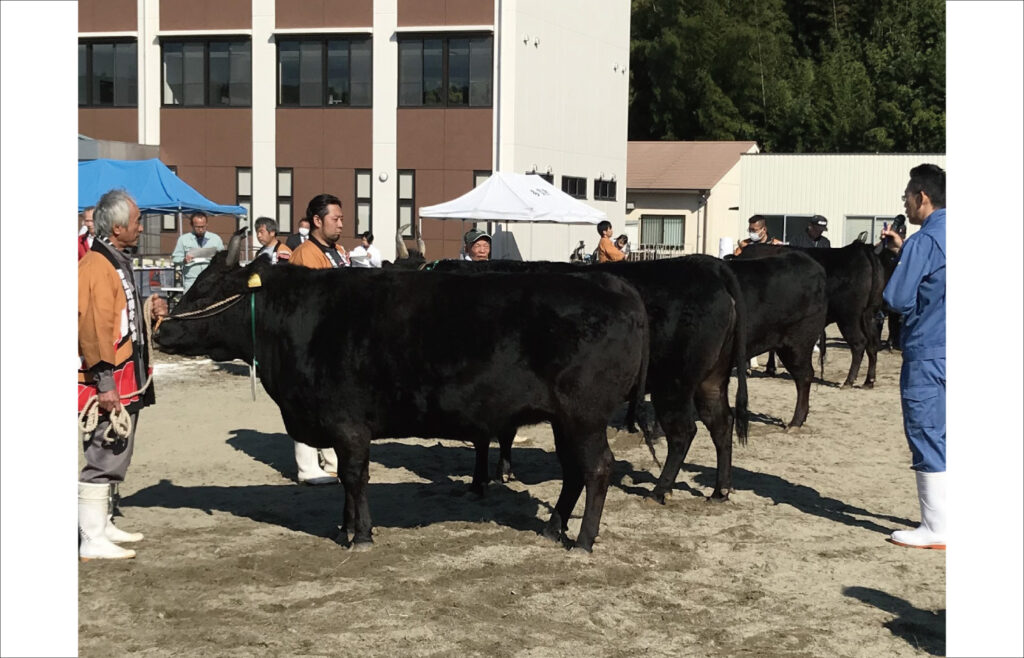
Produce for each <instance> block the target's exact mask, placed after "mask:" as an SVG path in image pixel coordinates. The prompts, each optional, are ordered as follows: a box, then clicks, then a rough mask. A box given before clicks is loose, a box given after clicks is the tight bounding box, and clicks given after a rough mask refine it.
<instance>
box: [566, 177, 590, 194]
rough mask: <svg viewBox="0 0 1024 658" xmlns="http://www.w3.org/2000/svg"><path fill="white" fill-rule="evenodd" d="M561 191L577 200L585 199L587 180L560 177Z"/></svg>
mask: <svg viewBox="0 0 1024 658" xmlns="http://www.w3.org/2000/svg"><path fill="white" fill-rule="evenodd" d="M562 191H563V192H565V193H566V194H568V195H569V196H573V197H576V198H577V199H586V198H587V179H586V178H577V177H575V176H562Z"/></svg>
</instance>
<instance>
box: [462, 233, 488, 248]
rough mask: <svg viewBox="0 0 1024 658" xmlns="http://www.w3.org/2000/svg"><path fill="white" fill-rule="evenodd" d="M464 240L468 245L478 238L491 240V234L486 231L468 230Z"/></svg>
mask: <svg viewBox="0 0 1024 658" xmlns="http://www.w3.org/2000/svg"><path fill="white" fill-rule="evenodd" d="M463 240H464V242H465V243H466V246H467V247H468V246H470V245H472V244H473V243H474V242H476V241H477V240H487V241H488V242H490V241H491V236H490V235H488V234H487V233H485V232H484V231H468V232H467V233H466V236H465V238H463Z"/></svg>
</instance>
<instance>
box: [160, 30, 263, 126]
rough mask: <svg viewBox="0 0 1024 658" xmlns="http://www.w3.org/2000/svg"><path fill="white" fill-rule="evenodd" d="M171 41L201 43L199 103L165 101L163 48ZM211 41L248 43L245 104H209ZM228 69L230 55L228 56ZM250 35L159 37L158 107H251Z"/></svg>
mask: <svg viewBox="0 0 1024 658" xmlns="http://www.w3.org/2000/svg"><path fill="white" fill-rule="evenodd" d="M171 43H180V44H186V43H201V44H203V103H202V104H201V105H185V103H184V102H182V103H167V102H166V101H165V93H166V87H167V75H166V66H165V64H164V48H165V47H166V46H167V44H171ZM211 43H248V44H249V102H248V103H247V104H245V105H230V104H229V105H221V104H219V103H218V104H217V105H211V104H210V44H211ZM228 62H229V69H230V56H229V58H228ZM252 79H253V75H252V37H250V36H248V35H234V34H228V35H224V36H218V37H208V36H184V37H178V36H175V37H161V38H160V109H161V110H170V109H185V110H194V109H198V108H202V109H209V110H245V109H252ZM182 84H183V85H184V60H183V61H182Z"/></svg>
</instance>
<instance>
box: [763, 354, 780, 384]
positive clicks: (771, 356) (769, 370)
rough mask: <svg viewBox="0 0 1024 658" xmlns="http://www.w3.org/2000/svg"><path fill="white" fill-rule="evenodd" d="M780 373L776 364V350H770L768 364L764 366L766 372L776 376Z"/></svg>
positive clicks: (770, 375)
mask: <svg viewBox="0 0 1024 658" xmlns="http://www.w3.org/2000/svg"><path fill="white" fill-rule="evenodd" d="M777 373H778V368H777V367H776V365H775V350H768V365H766V366H765V367H764V374H766V375H768V376H769V377H774V376H775V375H776V374H777Z"/></svg>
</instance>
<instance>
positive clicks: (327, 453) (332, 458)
mask: <svg viewBox="0 0 1024 658" xmlns="http://www.w3.org/2000/svg"><path fill="white" fill-rule="evenodd" d="M320 456H321V457H323V458H324V466H323V469H324V470H325V471H327V474H328V475H330V476H333V477H338V455H337V453H335V452H334V448H324V449H323V450H321V451H320Z"/></svg>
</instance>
